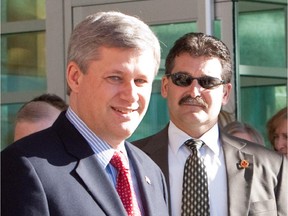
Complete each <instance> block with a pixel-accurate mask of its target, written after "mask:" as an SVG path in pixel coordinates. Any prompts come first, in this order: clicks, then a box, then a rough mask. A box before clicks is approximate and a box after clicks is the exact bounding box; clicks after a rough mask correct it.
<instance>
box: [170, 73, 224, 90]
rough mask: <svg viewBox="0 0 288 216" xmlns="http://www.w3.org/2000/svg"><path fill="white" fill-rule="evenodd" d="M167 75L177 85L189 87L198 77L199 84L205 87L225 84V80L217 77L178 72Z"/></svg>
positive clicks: (209, 87)
mask: <svg viewBox="0 0 288 216" xmlns="http://www.w3.org/2000/svg"><path fill="white" fill-rule="evenodd" d="M166 76H167V77H171V79H172V82H173V83H174V84H175V85H177V86H182V87H187V86H190V85H191V83H192V82H193V80H194V79H196V80H197V81H198V83H199V85H200V86H201V87H203V88H205V89H211V88H213V87H216V86H219V85H222V84H225V80H220V79H218V78H215V77H210V76H203V77H198V78H196V77H192V76H191V75H190V74H187V73H183V72H177V73H173V74H166Z"/></svg>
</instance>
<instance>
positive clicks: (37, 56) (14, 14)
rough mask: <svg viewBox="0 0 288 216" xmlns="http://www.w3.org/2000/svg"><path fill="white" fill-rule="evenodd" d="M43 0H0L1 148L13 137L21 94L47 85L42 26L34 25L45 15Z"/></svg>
mask: <svg viewBox="0 0 288 216" xmlns="http://www.w3.org/2000/svg"><path fill="white" fill-rule="evenodd" d="M45 3H46V2H45V0H37V1H35V0H1V24H2V26H1V27H2V30H3V31H2V33H1V95H2V99H1V149H3V148H4V147H5V146H7V145H8V144H9V143H11V142H12V141H13V133H14V119H15V116H16V113H17V111H18V109H19V108H20V106H21V105H22V103H23V102H24V100H23V98H21V97H22V96H23V95H28V96H29V95H35V94H36V93H35V92H37V93H38V92H45V91H46V89H47V83H46V69H45V68H46V62H45V29H43V27H42V26H41V25H39V27H38V24H37V25H36V27H35V23H42V22H43V20H45V18H46V10H45ZM37 20H38V21H37ZM35 21H37V22H35ZM19 27H21V28H20V30H19ZM39 28H40V29H39ZM31 29H32V30H31ZM3 32H4V33H3ZM20 95H21V96H20ZM31 97H32V96H31ZM26 99H27V100H29V99H28V97H27V98H26ZM31 99H32V98H31ZM7 100H8V101H7Z"/></svg>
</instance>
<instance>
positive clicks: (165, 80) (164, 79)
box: [161, 76, 168, 98]
mask: <svg viewBox="0 0 288 216" xmlns="http://www.w3.org/2000/svg"><path fill="white" fill-rule="evenodd" d="M167 92H168V78H167V76H163V77H162V82H161V95H162V97H163V98H167V94H168V93H167Z"/></svg>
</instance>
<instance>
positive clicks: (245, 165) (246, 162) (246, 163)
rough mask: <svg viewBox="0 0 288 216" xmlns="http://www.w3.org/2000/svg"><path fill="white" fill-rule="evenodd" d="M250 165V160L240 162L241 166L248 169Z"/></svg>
mask: <svg viewBox="0 0 288 216" xmlns="http://www.w3.org/2000/svg"><path fill="white" fill-rule="evenodd" d="M248 167H249V162H248V161H247V160H241V161H240V163H239V168H241V169H246V168H248Z"/></svg>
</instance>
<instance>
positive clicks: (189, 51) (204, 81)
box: [135, 33, 288, 216]
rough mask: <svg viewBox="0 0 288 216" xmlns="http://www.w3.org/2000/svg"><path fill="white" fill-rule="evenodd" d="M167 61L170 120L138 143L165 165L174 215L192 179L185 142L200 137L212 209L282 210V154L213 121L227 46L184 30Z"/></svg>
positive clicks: (226, 86)
mask: <svg viewBox="0 0 288 216" xmlns="http://www.w3.org/2000/svg"><path fill="white" fill-rule="evenodd" d="M165 66H166V71H165V75H164V76H163V78H162V88H161V93H162V96H163V97H164V98H166V99H167V104H168V109H169V115H170V122H169V124H168V125H167V127H165V128H164V129H163V130H162V131H160V132H158V133H156V134H154V135H152V136H150V137H147V138H144V139H142V140H138V141H136V142H135V145H136V146H138V147H139V148H141V149H142V150H143V151H145V152H146V153H147V154H148V155H149V156H150V157H151V158H152V159H153V160H154V161H155V162H156V163H157V164H158V165H159V166H160V168H161V169H162V171H163V173H164V175H165V177H166V180H167V185H168V189H169V192H170V196H169V197H170V203H171V205H170V207H171V209H170V213H171V215H172V216H179V215H185V214H183V212H184V211H183V209H185V208H184V207H187V206H185V202H182V194H185V193H182V185H183V186H184V185H185V186H186V183H187V184H188V182H189V181H184V180H183V176H184V175H183V173H184V172H183V171H184V165H185V162H186V159H187V158H189V157H190V155H191V151H190V150H189V149H188V148H187V147H186V146H185V145H184V143H185V142H186V141H187V140H189V139H197V140H201V141H203V142H204V143H205V144H204V145H202V147H201V148H200V150H199V152H198V154H200V157H201V160H202V161H203V162H204V164H205V166H206V169H207V179H208V191H209V206H210V216H219V215H221V216H228V215H230V216H244V215H261V216H264V215H265V216H266V215H267V216H272V215H273V216H276V215H278V216H279V215H281V216H287V214H288V212H287V195H288V188H287V180H288V176H287V171H288V167H287V158H285V157H284V156H281V155H279V154H277V153H275V152H274V151H271V150H268V149H267V148H265V147H264V146H260V145H259V144H255V143H251V142H249V141H246V140H243V139H239V138H236V137H232V136H229V135H227V134H224V133H222V132H221V131H220V128H219V126H218V116H219V113H220V110H221V107H222V105H225V104H226V103H227V102H228V99H229V95H230V91H231V88H232V84H231V77H232V65H231V57H230V53H229V50H228V48H227V46H226V45H225V44H224V43H223V42H222V41H220V40H218V39H217V38H214V37H212V36H209V35H205V34H202V33H187V34H185V35H184V36H182V37H181V38H179V39H178V40H177V41H176V42H175V44H174V46H173V47H172V49H171V50H170V52H169V54H168V56H167V58H166V65H165ZM195 170H197V169H190V170H189V171H190V173H193V172H195ZM191 176H192V174H191ZM186 179H187V178H186ZM195 179H196V178H195ZM191 180H192V179H191ZM183 181H184V182H183ZM191 182H193V181H191ZM184 183H185V184H184ZM201 185H203V184H201ZM189 186H190V187H191V188H192V187H193V184H191V185H189ZM196 187H197V188H200V185H196ZM194 194H195V193H194ZM198 199H199V200H201V199H202V198H201V196H198ZM181 208H182V209H181ZM197 213H198V214H197V215H203V214H201V213H200V212H197Z"/></svg>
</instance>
